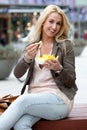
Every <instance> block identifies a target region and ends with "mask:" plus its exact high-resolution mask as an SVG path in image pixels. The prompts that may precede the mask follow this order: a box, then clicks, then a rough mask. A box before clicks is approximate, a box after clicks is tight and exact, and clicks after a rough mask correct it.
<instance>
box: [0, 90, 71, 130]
mask: <svg viewBox="0 0 87 130" xmlns="http://www.w3.org/2000/svg"><path fill="white" fill-rule="evenodd" d="M68 113H69V110H68V107H67V105H66V104H65V103H64V101H63V100H61V99H60V98H59V97H58V96H56V95H54V94H52V93H48V92H46V93H36V94H35V93H34V94H24V95H21V96H20V97H18V98H17V99H16V100H15V101H14V102H13V103H12V104H11V105H10V106H9V108H8V109H7V110H6V111H5V112H4V113H3V114H2V115H1V117H0V130H9V129H10V128H11V127H14V130H32V128H31V127H32V126H33V125H34V124H35V123H36V122H37V121H39V120H40V119H41V118H44V119H47V120H58V119H62V118H65V117H66V116H68Z"/></svg>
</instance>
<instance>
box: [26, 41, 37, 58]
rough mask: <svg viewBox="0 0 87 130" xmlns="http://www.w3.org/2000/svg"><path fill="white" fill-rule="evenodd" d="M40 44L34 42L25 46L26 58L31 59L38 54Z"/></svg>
mask: <svg viewBox="0 0 87 130" xmlns="http://www.w3.org/2000/svg"><path fill="white" fill-rule="evenodd" d="M37 47H38V44H36V43H33V44H31V45H29V46H27V47H26V48H25V55H24V56H25V59H27V60H30V59H33V57H34V56H35V55H36V52H37Z"/></svg>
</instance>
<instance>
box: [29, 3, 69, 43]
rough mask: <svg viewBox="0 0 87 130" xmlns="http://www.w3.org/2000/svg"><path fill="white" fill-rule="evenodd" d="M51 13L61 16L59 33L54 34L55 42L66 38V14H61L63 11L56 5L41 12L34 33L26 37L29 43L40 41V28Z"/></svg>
mask: <svg viewBox="0 0 87 130" xmlns="http://www.w3.org/2000/svg"><path fill="white" fill-rule="evenodd" d="M53 12H57V13H58V14H60V15H61V16H62V26H61V29H60V31H59V32H58V33H57V34H56V36H55V40H56V41H59V40H64V39H67V38H68V33H69V30H70V23H69V20H68V18H67V16H66V14H65V13H64V12H63V10H62V9H61V8H60V7H58V6H56V5H48V6H47V7H46V8H45V9H44V10H43V12H42V13H41V15H40V17H39V18H38V20H37V23H36V25H35V29H34V31H33V32H32V34H31V35H28V41H29V42H35V41H40V39H41V34H42V26H43V24H44V22H45V20H46V19H47V17H48V15H49V14H51V13H53Z"/></svg>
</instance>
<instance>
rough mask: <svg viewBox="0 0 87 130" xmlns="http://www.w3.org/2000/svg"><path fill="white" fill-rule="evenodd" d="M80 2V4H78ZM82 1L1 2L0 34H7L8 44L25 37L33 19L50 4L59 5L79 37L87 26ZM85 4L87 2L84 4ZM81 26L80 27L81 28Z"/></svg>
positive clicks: (86, 8) (24, 0)
mask: <svg viewBox="0 0 87 130" xmlns="http://www.w3.org/2000/svg"><path fill="white" fill-rule="evenodd" d="M78 1H79V2H78ZM81 1H82V0H0V34H1V33H2V32H4V33H5V34H6V39H7V43H11V41H14V42H16V41H17V40H18V38H20V37H25V36H26V35H27V33H28V32H29V30H30V27H31V19H32V17H33V16H34V17H38V16H39V14H40V12H41V11H42V10H43V9H44V7H46V6H47V5H49V4H56V5H59V6H60V7H61V8H62V9H63V10H64V11H65V12H66V14H67V15H68V17H69V19H70V22H71V23H72V24H73V25H74V26H75V28H76V31H77V32H79V34H78V35H80V36H82V32H83V31H84V29H85V28H86V24H87V6H86V4H85V5H82V6H81V4H82V3H81ZM84 3H85V2H84ZM79 25H80V27H79Z"/></svg>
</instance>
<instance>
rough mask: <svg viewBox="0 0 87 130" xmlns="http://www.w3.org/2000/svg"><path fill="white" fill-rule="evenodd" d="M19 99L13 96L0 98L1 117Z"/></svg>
mask: <svg viewBox="0 0 87 130" xmlns="http://www.w3.org/2000/svg"><path fill="white" fill-rule="evenodd" d="M18 97H19V95H17V96H13V95H11V94H8V95H5V96H3V97H1V98H0V115H1V114H2V113H3V112H4V111H5V110H6V109H7V108H8V107H9V105H10V104H11V103H12V102H13V101H14V100H15V99H17V98H18Z"/></svg>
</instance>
